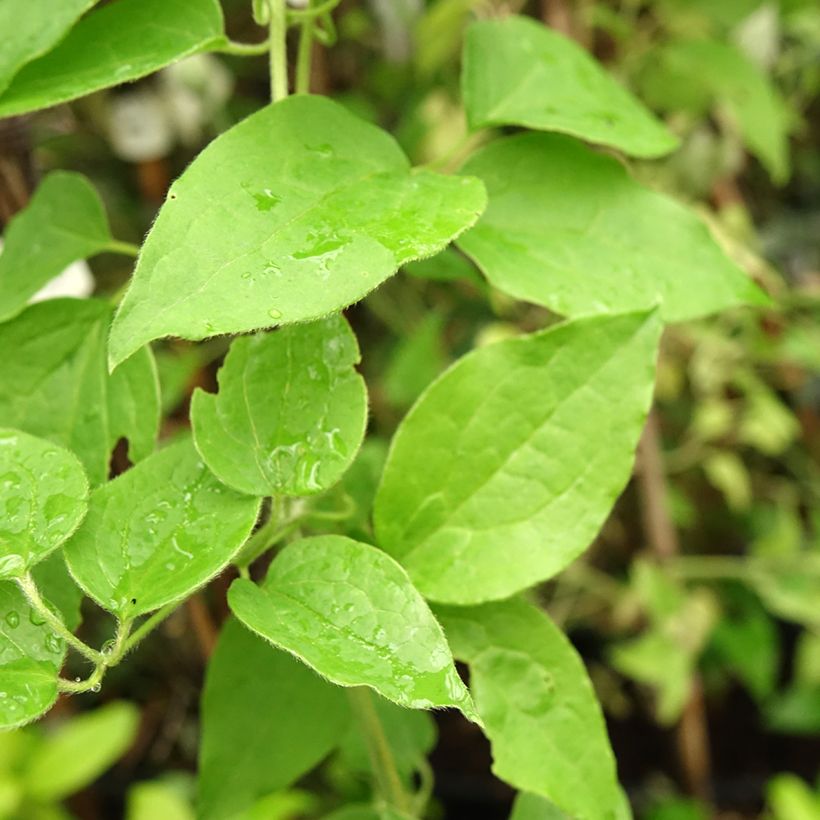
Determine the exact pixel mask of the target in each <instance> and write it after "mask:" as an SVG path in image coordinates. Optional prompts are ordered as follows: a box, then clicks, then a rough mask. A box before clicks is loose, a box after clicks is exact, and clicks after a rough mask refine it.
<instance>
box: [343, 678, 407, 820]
mask: <svg viewBox="0 0 820 820" xmlns="http://www.w3.org/2000/svg"><path fill="white" fill-rule="evenodd" d="M347 696H348V699H349V701H350V706H351V708H352V710H353V715H354V717H355V718H356V722H357V723H358V725H359V729H360V731H361V733H362V737H363V738H364V742H365V745H366V746H367V753H368V755H369V757H370V764H371V765H372V766H373V775H374V777H375V780H376V787H377V788H378V790H379V793H380V794H381V796H382V798H384V800H385V802H386V803H387V804H388V805H390V806H392V807H393V808H394V809H396V810H397V811H399V812H408V813H409V812H410V811H411V810H412V805H411V800H410V798H409V796H408V795H407V793H406V792H405V791H404V786H403V784H402V782H401V777H400V776H399V772H398V769H397V768H396V761H395V760H394V759H393V752H392V751H391V749H390V744H389V743H388V742H387V737H385V734H384V729H383V728H382V724H381V721H380V720H379V715H378V713H377V712H376V707H375V706H374V705H373V697H372V695H371V694H370V691H369V690H368V689H367V688H366V687H364V686H355V687H353V688H352V689H348V690H347Z"/></svg>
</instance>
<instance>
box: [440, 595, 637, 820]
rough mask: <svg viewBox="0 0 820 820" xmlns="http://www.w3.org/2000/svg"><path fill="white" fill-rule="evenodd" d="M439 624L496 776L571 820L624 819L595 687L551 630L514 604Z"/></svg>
mask: <svg viewBox="0 0 820 820" xmlns="http://www.w3.org/2000/svg"><path fill="white" fill-rule="evenodd" d="M436 614H437V615H438V616H439V618H440V619H441V621H442V624H443V625H444V629H445V631H446V633H447V637H448V639H449V641H450V642H451V645H452V647H453V652H454V654H455V656H456V657H457V658H458V659H460V660H463V661H466V662H467V663H468V664H469V666H470V687H471V690H472V692H473V696H474V697H475V701H476V707H477V708H478V711H479V714H480V715H481V718H482V719H483V721H484V725H485V729H486V734H487V736H488V737H489V739H490V743H491V746H492V754H493V771H494V772H495V774H497V775H498V777H500V778H501V779H502V780H506V781H507V782H508V783H510V784H512V785H513V786H515V787H516V788H519V789H523V790H526V791H529V792H532V793H533V794H538V795H541V796H542V797H546V798H547V799H548V800H550V801H552V802H553V803H555V804H556V806H558V807H559V808H560V809H562V810H563V811H566V812H567V813H568V814H570V815H571V816H572V817H576V818H590V820H592V818H594V820H599V819H600V820H603V818H616V817H618V818H620V817H624V816H629V815H628V812H627V813H626V814H625V813H624V812H625V805H626V804H625V799H624V796H623V794H622V792H621V790H620V787H619V786H618V780H617V775H616V770H615V759H614V757H613V755H612V750H611V748H610V746H609V740H608V738H607V734H606V726H605V724H604V718H603V714H602V713H601V707H600V706H599V705H598V701H597V699H596V697H595V692H594V690H593V688H592V684H591V683H590V681H589V678H588V677H587V673H586V670H585V669H584V665H583V663H582V661H581V659H580V658H579V657H578V655H577V653H576V652H575V649H574V648H573V647H572V645H571V644H570V643H569V641H568V640H567V638H566V637H565V636H564V635H563V633H562V632H561V631H560V630H559V629H558V628H557V627H556V626H555V625H554V624H553V623H552V621H550V620H549V618H548V617H547V616H546V615H545V614H544V613H543V612H541V611H539V610H538V609H536V608H535V607H534V606H531V605H530V604H527V603H525V602H524V601H522V600H518V599H512V600H509V601H503V602H499V603H495V604H485V605H484V606H480V607H470V608H456V607H437V608H436Z"/></svg>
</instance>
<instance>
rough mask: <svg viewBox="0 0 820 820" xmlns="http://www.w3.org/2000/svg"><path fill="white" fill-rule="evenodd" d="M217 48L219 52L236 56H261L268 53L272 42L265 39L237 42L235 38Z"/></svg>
mask: <svg viewBox="0 0 820 820" xmlns="http://www.w3.org/2000/svg"><path fill="white" fill-rule="evenodd" d="M215 50H216V52H217V53H219V54H230V55H232V56H235V57H259V56H261V55H262V54H267V53H268V51H269V50H270V42H269V41H268V40H263V41H262V42H261V43H235V42H234V41H233V40H228V41H227V42H226V43H225V44H224V45H221V46H220V47H219V48H217V49H215Z"/></svg>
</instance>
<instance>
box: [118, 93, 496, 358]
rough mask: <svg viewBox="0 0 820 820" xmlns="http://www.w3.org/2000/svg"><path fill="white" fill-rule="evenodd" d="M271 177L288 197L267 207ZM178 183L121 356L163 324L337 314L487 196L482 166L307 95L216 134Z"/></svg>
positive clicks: (242, 326) (124, 307)
mask: <svg viewBox="0 0 820 820" xmlns="http://www.w3.org/2000/svg"><path fill="white" fill-rule="evenodd" d="M265 190H269V191H271V193H272V194H273V195H275V196H276V197H278V201H277V202H276V203H275V205H274V206H273V207H271V208H269V209H265V208H262V209H260V208H259V207H258V202H257V199H256V197H255V195H254V194H256V193H258V192H260V191H261V192H262V193H264V191H265ZM249 194H251V195H249ZM169 197H170V198H171V199H172V200H173V201H167V202H166V203H165V205H164V206H163V207H162V209H161V210H160V212H159V216H158V217H157V219H156V221H155V223H154V226H153V228H152V229H151V232H150V233H149V234H148V237H147V239H146V240H145V244H144V245H143V249H142V253H141V255H140V259H139V261H138V263H137V268H136V270H135V272H134V278H133V281H132V283H131V287H130V288H129V290H128V292H127V293H126V295H125V298H124V299H123V301H122V303H121V305H120V308H119V311H118V313H117V317H116V319H115V321H114V326H113V329H112V334H111V362H112V364H116V363H117V362H120V361H122V359H124V358H125V357H126V356H128V355H129V354H130V353H131V351H133V350H135V349H137V348H138V347H140V346H141V345H143V344H145V343H146V342H148V341H150V340H152V339H156V338H159V337H162V336H181V337H183V338H186V339H202V338H204V337H206V336H208V335H211V334H212V333H242V332H245V331H249V330H258V329H260V328H265V327H269V326H270V325H272V324H274V323H276V322H279V323H295V322H303V321H305V320H307V319H317V318H319V317H321V316H326V315H327V314H329V313H333V312H334V311H337V310H339V309H341V308H343V307H346V306H347V305H350V304H352V303H353V302H356V301H358V300H359V299H361V298H362V297H363V296H365V295H366V294H367V293H369V292H370V291H371V290H372V289H373V288H375V287H376V286H377V285H379V284H381V283H382V282H383V281H384V280H385V279H387V278H388V277H389V276H391V275H392V274H393V273H395V271H396V270H397V268H399V267H400V266H401V265H403V264H405V263H406V262H409V261H411V260H413V259H418V258H421V257H426V256H431V255H432V254H434V253H436V252H438V251H440V250H441V249H442V248H444V247H445V246H446V245H447V244H448V243H449V242H450V241H451V240H452V239H453V238H454V237H455V236H457V235H458V234H459V233H461V232H462V231H463V230H465V229H466V228H468V227H469V226H470V225H471V224H472V223H473V222H474V221H475V219H476V217H477V216H478V215H479V214H480V213H481V211H482V210H483V208H484V205H485V194H484V189H483V186H482V184H481V183H480V182H479V181H478V180H476V179H472V178H467V177H453V176H444V175H442V174H435V173H433V172H431V171H427V170H416V171H412V170H411V169H410V167H409V163H408V161H407V158H406V157H405V156H404V154H403V153H402V152H401V150H400V148H399V147H398V145H397V144H396V142H395V141H394V140H393V139H392V138H391V137H390V136H389V135H388V134H386V133H384V132H383V131H381V130H379V129H378V128H376V127H375V126H374V125H372V124H370V123H367V122H364V121H362V120H359V119H358V118H356V117H355V116H354V115H353V114H351V113H350V112H349V111H348V110H347V109H345V108H344V107H343V106H341V105H338V104H337V103H334V102H331V101H330V100H328V99H326V98H324V97H309V96H306V95H298V96H294V97H289V98H287V99H285V100H282V101H281V102H278V103H275V104H273V105H269V106H267V107H266V108H263V109H262V110H261V111H258V112H256V113H255V114H252V115H251V116H250V117H248V118H247V119H246V120H243V121H242V122H240V123H239V124H238V125H235V126H234V127H233V128H231V129H230V130H229V131H227V132H226V133H224V134H223V135H222V136H220V137H218V138H217V139H215V140H214V141H213V142H212V143H210V145H208V147H207V148H206V149H205V150H204V151H203V152H202V153H201V154H200V155H199V156H198V157H197V158H196V159H195V160H194V161H193V162H192V163H191V165H190V166H189V167H188V169H187V170H186V171H185V173H183V175H182V176H181V177H180V178H179V179H178V180H177V181H176V182H175V183H174V184H173V185H172V187H171V193H170V194H169ZM228 223H229V224H230V229H229V230H226V227H225V226H226V224H228ZM272 265H273V266H275V268H274V267H271V266H272ZM249 272H250V273H251V276H250V277H249V278H246V277H245V276H244V274H247V273H249ZM271 309H274V310H276V311H279V312H280V313H281V316H277V317H273V316H271V314H270V312H269V311H270V310H271ZM207 322H210V323H211V324H212V325H213V329H212V330H211V331H206V329H205V328H206V323H207Z"/></svg>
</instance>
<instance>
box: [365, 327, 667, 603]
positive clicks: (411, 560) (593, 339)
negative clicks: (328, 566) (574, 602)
mask: <svg viewBox="0 0 820 820" xmlns="http://www.w3.org/2000/svg"><path fill="white" fill-rule="evenodd" d="M659 335H660V322H659V321H658V319H657V317H656V316H655V315H654V314H626V315H623V316H611V317H592V318H589V319H581V320H578V321H575V322H570V323H567V324H563V325H559V326H558V327H555V328H552V329H550V330H547V331H545V332H542V333H538V334H535V335H533V336H528V337H524V338H519V339H513V340H510V341H505V342H499V343H497V344H494V345H490V346H488V347H485V348H481V349H479V350H476V351H474V352H473V353H471V354H469V355H468V356H466V357H464V358H463V359H461V360H460V361H459V362H457V363H456V364H455V365H454V366H453V367H452V368H450V370H448V371H447V372H446V373H445V374H444V375H443V376H442V377H441V378H440V379H438V381H436V382H434V383H433V385H432V386H431V387H430V388H428V390H427V391H426V392H425V393H423V394H422V397H421V398H420V399H419V401H418V402H417V403H416V405H415V406H414V407H413V409H412V410H411V411H410V413H409V414H408V415H407V417H406V418H405V419H404V421H403V422H402V424H401V425H400V427H399V429H398V431H397V433H396V435H395V436H394V438H393V444H392V447H391V451H390V455H389V456H388V459H387V465H386V467H385V470H384V475H383V476H382V483H381V486H380V487H379V491H378V494H377V497H376V505H375V513H374V515H375V526H376V534H377V540H378V543H379V544H380V545H381V546H382V547H383V548H384V549H385V550H387V552H389V553H390V554H391V555H393V556H394V557H395V558H396V559H398V560H399V561H400V562H401V563H402V564H403V565H404V567H405V568H406V569H407V571H408V572H409V573H410V577H411V578H412V579H413V582H414V583H415V584H416V586H417V587H418V588H419V589H420V590H421V592H422V593H423V594H424V595H425V597H427V598H430V599H432V600H436V601H446V602H448V603H480V602H481V601H487V600H494V599H498V598H505V597H507V596H508V595H511V594H512V593H514V592H516V591H518V590H520V589H523V588H525V587H528V586H531V585H533V584H535V583H537V582H539V581H543V580H545V579H547V578H550V577H552V576H553V575H555V574H556V573H557V572H559V571H560V570H562V569H563V568H564V567H565V566H567V564H569V563H570V562H571V561H573V560H574V559H575V558H577V557H578V555H579V554H580V553H581V552H582V551H583V550H585V549H586V548H587V547H588V546H589V544H590V542H591V541H592V539H593V538H594V537H595V534H596V533H597V531H598V529H599V528H600V526H601V525H602V524H603V522H604V520H605V518H606V516H607V515H608V513H609V511H610V509H611V508H612V505H613V504H614V502H615V498H616V497H617V495H618V493H620V491H621V490H622V489H623V487H624V485H625V484H626V482H627V480H628V479H629V475H630V472H631V469H632V462H633V458H634V452H635V448H636V446H637V443H638V439H639V437H640V434H641V429H642V428H643V423H644V419H645V416H646V413H647V410H648V408H649V404H650V401H651V398H652V387H653V382H654V371H655V356H656V351H657V345H658V337H659Z"/></svg>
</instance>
